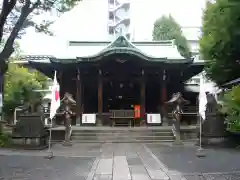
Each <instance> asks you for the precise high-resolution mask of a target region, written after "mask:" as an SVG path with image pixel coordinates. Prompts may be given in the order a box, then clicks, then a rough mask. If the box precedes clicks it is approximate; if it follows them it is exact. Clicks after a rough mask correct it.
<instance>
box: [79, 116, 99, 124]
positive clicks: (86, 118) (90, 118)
mask: <svg viewBox="0 0 240 180" xmlns="http://www.w3.org/2000/svg"><path fill="white" fill-rule="evenodd" d="M95 123H96V114H83V115H82V124H95Z"/></svg>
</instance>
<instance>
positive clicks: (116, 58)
mask: <svg viewBox="0 0 240 180" xmlns="http://www.w3.org/2000/svg"><path fill="white" fill-rule="evenodd" d="M62 53H63V54H65V55H64V57H53V56H44V55H41V56H26V57H23V58H24V60H25V64H26V65H27V66H30V67H31V68H35V69H37V70H38V71H40V72H42V73H43V74H45V75H46V76H48V77H50V78H53V75H54V71H55V70H56V71H57V78H58V82H59V84H60V95H61V97H63V96H64V94H65V92H68V93H71V94H72V95H73V98H74V99H75V101H76V107H75V108H74V114H75V115H74V117H73V122H72V124H73V125H83V124H84V119H83V116H82V115H83V114H96V123H95V122H93V124H97V125H106V126H115V125H117V124H118V123H119V124H121V123H122V124H124V123H125V125H130V126H139V125H141V124H144V125H150V124H151V123H148V122H147V121H146V118H147V114H158V115H160V116H161V119H163V117H164V116H167V115H166V114H167V112H166V111H167V110H166V109H167V108H166V105H165V102H166V101H168V100H169V99H170V98H171V96H172V94H173V93H176V92H181V93H182V94H183V96H184V98H185V99H187V100H189V101H190V102H191V103H192V104H196V94H195V95H191V93H190V92H186V90H185V88H184V85H185V84H184V82H186V81H187V80H189V79H190V78H191V77H193V76H195V75H197V74H199V73H200V72H201V71H202V69H203V63H199V62H198V63H197V62H194V59H193V58H189V59H186V58H184V57H182V56H181V55H180V53H179V52H178V50H177V47H176V46H175V44H174V41H150V42H149V41H144V42H134V41H133V42H130V41H129V40H128V39H127V38H126V37H125V36H119V37H118V38H116V40H114V41H113V42H108V41H95V42H93V41H90V42H89V41H70V42H69V45H68V47H67V48H66V52H62ZM22 62H24V61H22ZM193 94H194V93H193ZM135 107H139V110H140V114H139V118H138V120H134V116H135V115H134V114H135V112H134V108H135ZM113 121H114V123H113ZM141 122H144V123H141ZM158 123H159V125H161V124H162V121H161V122H156V123H155V124H158ZM153 124H154V123H153Z"/></svg>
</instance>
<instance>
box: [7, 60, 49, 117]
mask: <svg viewBox="0 0 240 180" xmlns="http://www.w3.org/2000/svg"><path fill="white" fill-rule="evenodd" d="M46 80H47V78H46V77H45V76H43V75H42V74H40V73H39V72H37V71H30V70H29V69H28V68H25V67H23V66H21V65H17V64H12V63H10V64H9V68H8V71H7V72H6V74H5V84H4V113H5V114H6V115H7V116H8V117H9V116H10V117H11V116H12V114H13V112H14V109H15V108H16V107H17V106H19V105H22V104H25V105H32V104H34V103H36V102H39V101H40V100H41V97H42V94H41V93H40V92H36V91H34V90H39V89H44V88H45V87H46V82H47V81H46Z"/></svg>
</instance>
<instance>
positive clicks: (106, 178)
mask: <svg viewBox="0 0 240 180" xmlns="http://www.w3.org/2000/svg"><path fill="white" fill-rule="evenodd" d="M111 179H112V175H111V174H102V175H100V174H97V175H95V176H94V178H93V180H111Z"/></svg>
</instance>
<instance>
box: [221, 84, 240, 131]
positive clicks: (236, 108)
mask: <svg viewBox="0 0 240 180" xmlns="http://www.w3.org/2000/svg"><path fill="white" fill-rule="evenodd" d="M239 94H240V85H239V86H235V87H233V88H232V89H231V90H229V91H228V92H226V93H225V94H224V96H223V98H222V107H221V112H222V113H224V114H226V123H227V124H228V128H227V130H228V131H230V132H240V96H239Z"/></svg>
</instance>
